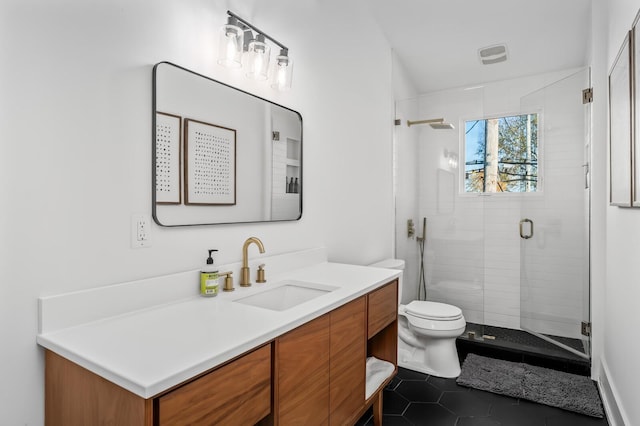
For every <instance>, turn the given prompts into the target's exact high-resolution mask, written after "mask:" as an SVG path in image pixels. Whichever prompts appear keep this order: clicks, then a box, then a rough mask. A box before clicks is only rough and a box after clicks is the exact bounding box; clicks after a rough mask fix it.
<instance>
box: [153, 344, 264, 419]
mask: <svg viewBox="0 0 640 426" xmlns="http://www.w3.org/2000/svg"><path fill="white" fill-rule="evenodd" d="M156 406H157V408H156V411H157V419H158V423H159V424H160V425H163V426H173V425H187V424H188V425H200V424H202V425H205V424H206V425H210V424H215V425H220V426H222V425H229V426H232V425H238V424H242V425H253V424H256V423H257V422H258V421H259V420H260V419H262V418H264V417H266V416H267V415H268V414H269V413H270V412H271V345H266V346H263V347H261V348H259V349H256V350H254V351H252V352H250V353H248V354H246V355H244V356H242V357H240V358H238V359H236V360H235V361H233V362H231V363H229V364H227V365H225V366H223V367H220V368H218V369H217V370H214V371H212V372H211V373H208V374H206V375H204V376H202V377H200V378H199V379H196V380H194V381H192V382H190V383H187V384H186V385H183V386H181V387H179V388H177V389H175V390H173V391H171V392H169V393H167V394H165V395H162V396H161V397H159V398H157V402H156Z"/></svg>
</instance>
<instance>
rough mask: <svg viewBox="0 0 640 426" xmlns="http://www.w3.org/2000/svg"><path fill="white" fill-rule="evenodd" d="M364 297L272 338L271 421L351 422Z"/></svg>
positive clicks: (360, 388) (359, 387)
mask: <svg viewBox="0 0 640 426" xmlns="http://www.w3.org/2000/svg"><path fill="white" fill-rule="evenodd" d="M365 312H366V299H365V297H360V298H359V299H356V300H354V301H352V302H350V303H347V304H346V305H344V306H341V307H340V308H337V309H335V310H333V311H331V312H329V313H328V314H325V315H323V316H321V317H320V318H317V319H315V320H313V321H310V322H308V323H306V324H304V325H302V326H300V327H298V328H296V329H294V330H292V331H290V332H288V333H286V334H284V335H283V336H280V337H278V338H277V339H276V342H275V345H276V351H275V352H276V357H275V358H276V363H275V370H276V372H277V373H276V375H275V377H276V378H277V383H276V384H275V398H274V401H276V402H275V406H276V408H275V410H274V412H275V419H274V423H275V424H280V425H305V426H307V425H329V424H336V425H343V424H351V423H355V421H356V420H357V418H356V416H357V414H358V413H359V412H360V409H361V407H362V405H363V403H364V386H365V360H366V339H365V331H366V316H365Z"/></svg>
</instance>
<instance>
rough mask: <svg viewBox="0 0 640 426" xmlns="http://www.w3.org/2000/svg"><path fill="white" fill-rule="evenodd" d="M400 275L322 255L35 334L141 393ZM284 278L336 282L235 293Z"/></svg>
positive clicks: (210, 365) (54, 348) (191, 373)
mask: <svg viewBox="0 0 640 426" xmlns="http://www.w3.org/2000/svg"><path fill="white" fill-rule="evenodd" d="M254 271H255V268H252V273H253V272H254ZM234 275H235V274H234ZM399 275H400V272H399V271H393V270H388V269H380V268H371V267H365V266H355V265H345V264H338V263H329V262H323V263H319V264H315V265H312V266H306V267H303V268H299V269H296V270H293V271H290V272H284V273H280V274H277V275H274V276H271V277H270V276H267V280H268V281H267V283H265V284H255V283H254V284H253V286H252V287H249V288H240V287H239V286H238V280H237V279H234V281H235V285H236V290H235V291H234V292H229V293H224V292H220V294H219V295H218V296H217V297H214V298H204V297H200V296H198V295H194V296H193V297H188V298H183V299H181V300H178V301H175V302H172V303H165V304H162V305H155V306H151V307H148V308H144V309H137V310H133V311H131V312H126V313H121V314H118V315H114V316H110V317H105V318H100V319H97V320H93V321H89V322H86V323H81V324H78V325H72V326H68V327H60V328H57V329H49V328H47V327H45V326H43V325H42V324H41V330H44V332H41V333H40V334H38V336H37V342H38V344H39V345H41V346H43V347H45V348H47V349H50V350H51V351H53V352H55V353H57V354H59V355H61V356H63V357H65V358H67V359H69V360H71V361H73V362H75V363H76V364H78V365H80V366H82V367H84V368H86V369H88V370H90V371H92V372H94V373H96V374H98V375H100V376H102V377H104V378H106V379H107V380H110V381H112V382H114V383H116V384H118V385H119V386H121V387H123V388H125V389H127V390H129V391H131V392H133V393H135V394H137V395H139V396H141V397H143V398H150V397H153V396H155V395H157V394H159V393H161V392H163V391H165V390H167V389H169V388H171V387H173V386H175V385H177V384H179V383H182V382H184V381H185V380H188V379H190V378H192V377H194V376H197V375H198V374H201V373H203V372H205V371H207V370H209V369H211V368H213V367H216V366H218V365H220V364H222V363H224V362H226V361H228V360H230V359H232V358H234V357H236V356H238V355H240V354H242V353H244V352H246V351H248V350H250V349H252V348H255V347H257V346H260V345H262V344H264V343H266V342H269V341H270V340H272V339H274V338H275V337H277V336H279V335H281V334H283V333H286V332H287V331H289V330H292V329H294V328H296V327H298V326H300V325H302V324H304V323H305V322H308V321H309V320H312V319H314V318H316V317H319V316H321V315H323V314H325V313H327V312H329V311H331V310H333V309H334V308H336V307H338V306H341V305H343V304H344V303H346V302H348V301H350V300H353V299H355V298H357V297H359V296H361V295H363V294H366V293H368V292H370V291H371V290H373V289H375V288H377V287H380V286H381V285H383V284H386V283H388V282H389V281H391V280H393V279H395V278H397V277H398V276H399ZM236 277H237V275H236ZM287 279H291V280H299V281H305V282H312V283H318V284H325V285H329V286H334V287H338V288H337V289H336V290H334V291H331V292H329V293H326V294H323V295H321V296H318V297H316V298H315V299H312V300H310V301H308V302H304V303H302V304H299V305H297V306H294V307H293V308H290V309H288V310H285V311H273V310H269V309H263V308H259V307H254V306H249V305H245V304H241V303H236V302H234V301H233V300H235V299H238V298H240V297H246V296H248V295H251V294H254V293H258V292H260V291H265V290H267V289H268V287H269V285H270V283H272V284H273V285H274V286H275V285H277V282H278V281H283V280H287ZM221 281H222V280H221ZM194 287H195V286H194ZM194 293H195V292H194ZM43 299H46V298H42V299H41V300H40V303H41V306H42V305H45V304H46V303H47V302H46V301H44V302H43ZM41 309H42V308H41ZM41 316H42V313H41ZM41 321H42V319H41Z"/></svg>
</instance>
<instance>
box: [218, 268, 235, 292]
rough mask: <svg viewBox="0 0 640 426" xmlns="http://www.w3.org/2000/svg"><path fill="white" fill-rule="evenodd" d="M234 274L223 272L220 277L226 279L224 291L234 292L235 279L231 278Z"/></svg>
mask: <svg viewBox="0 0 640 426" xmlns="http://www.w3.org/2000/svg"><path fill="white" fill-rule="evenodd" d="M231 274H233V272H223V273H222V274H220V275H219V277H220V278H222V277H224V286H223V287H222V291H233V290H235V288H233V277H232V276H231Z"/></svg>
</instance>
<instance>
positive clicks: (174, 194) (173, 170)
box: [155, 112, 182, 204]
mask: <svg viewBox="0 0 640 426" xmlns="http://www.w3.org/2000/svg"><path fill="white" fill-rule="evenodd" d="M181 135H182V117H180V116H177V115H172V114H167V113H164V112H158V113H156V165H155V166H156V203H158V204H180V203H181V202H182V198H181V187H180V186H181V182H180V176H181V173H180V163H181V161H180V138H181Z"/></svg>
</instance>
